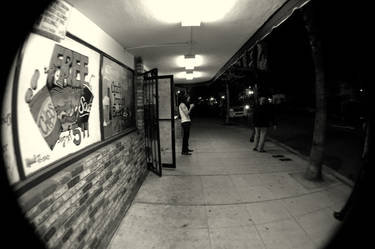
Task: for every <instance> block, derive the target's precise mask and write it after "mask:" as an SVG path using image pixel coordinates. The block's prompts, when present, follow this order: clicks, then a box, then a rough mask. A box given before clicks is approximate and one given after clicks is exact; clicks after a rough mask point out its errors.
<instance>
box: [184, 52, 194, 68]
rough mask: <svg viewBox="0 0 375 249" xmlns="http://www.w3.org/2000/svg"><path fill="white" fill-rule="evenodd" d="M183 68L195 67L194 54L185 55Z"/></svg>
mask: <svg viewBox="0 0 375 249" xmlns="http://www.w3.org/2000/svg"><path fill="white" fill-rule="evenodd" d="M184 63H185V69H186V70H192V69H194V67H195V64H196V62H195V55H185V61H184Z"/></svg>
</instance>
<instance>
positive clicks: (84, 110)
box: [78, 96, 91, 117]
mask: <svg viewBox="0 0 375 249" xmlns="http://www.w3.org/2000/svg"><path fill="white" fill-rule="evenodd" d="M90 110H91V103H87V101H86V99H85V97H84V96H81V99H80V105H79V109H78V111H79V114H81V117H82V116H85V115H89V114H90ZM82 114H83V115H82Z"/></svg>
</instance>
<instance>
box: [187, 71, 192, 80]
mask: <svg viewBox="0 0 375 249" xmlns="http://www.w3.org/2000/svg"><path fill="white" fill-rule="evenodd" d="M185 78H186V80H192V79H194V73H193V71H192V70H188V71H186V77H185Z"/></svg>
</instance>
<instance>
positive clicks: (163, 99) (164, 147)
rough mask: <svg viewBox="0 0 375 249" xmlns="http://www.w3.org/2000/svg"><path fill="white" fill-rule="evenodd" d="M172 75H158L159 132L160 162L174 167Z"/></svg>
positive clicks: (167, 166) (168, 166) (164, 165)
mask: <svg viewBox="0 0 375 249" xmlns="http://www.w3.org/2000/svg"><path fill="white" fill-rule="evenodd" d="M174 95H175V94H174V81H173V75H162V76H158V97H159V98H158V99H159V103H158V106H159V133H160V153H161V164H162V166H163V167H164V168H176V149H175V122H174V113H175V107H174Z"/></svg>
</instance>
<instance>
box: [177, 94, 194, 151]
mask: <svg viewBox="0 0 375 249" xmlns="http://www.w3.org/2000/svg"><path fill="white" fill-rule="evenodd" d="M179 100H180V105H179V107H178V109H179V113H180V117H181V126H182V130H183V137H182V152H181V154H182V155H191V153H190V152H193V150H191V149H189V136H190V126H191V119H190V115H189V114H190V112H191V110H192V109H193V107H194V104H190V96H189V95H182V96H181V97H179ZM188 106H189V108H188Z"/></svg>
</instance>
